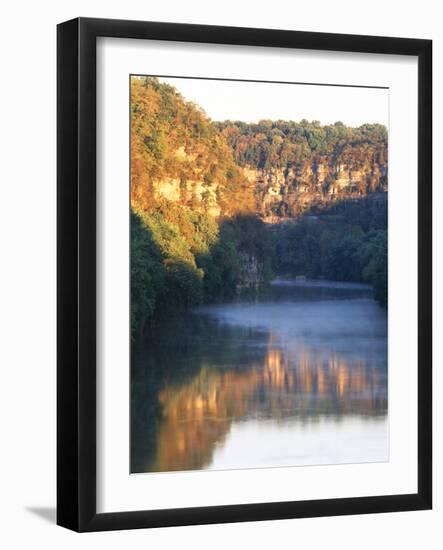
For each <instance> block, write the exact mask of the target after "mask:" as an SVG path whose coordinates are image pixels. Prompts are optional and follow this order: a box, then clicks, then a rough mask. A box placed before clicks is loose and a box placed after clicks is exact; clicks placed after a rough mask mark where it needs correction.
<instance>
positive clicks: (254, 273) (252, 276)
mask: <svg viewBox="0 0 443 550" xmlns="http://www.w3.org/2000/svg"><path fill="white" fill-rule="evenodd" d="M263 282H264V277H263V268H262V266H261V265H260V264H259V262H258V260H257V258H256V257H255V256H254V255H253V254H247V253H246V252H241V253H240V284H239V285H238V286H239V289H240V288H258V287H259V286H260V285H261V284H263Z"/></svg>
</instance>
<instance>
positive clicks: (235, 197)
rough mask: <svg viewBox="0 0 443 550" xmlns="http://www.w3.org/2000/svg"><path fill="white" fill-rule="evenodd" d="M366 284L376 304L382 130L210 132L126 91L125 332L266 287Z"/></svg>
mask: <svg viewBox="0 0 443 550" xmlns="http://www.w3.org/2000/svg"><path fill="white" fill-rule="evenodd" d="M283 274H284V275H285V276H287V277H293V278H296V277H301V278H303V277H306V278H309V279H329V280H337V281H345V282H346V281H347V282H364V283H368V284H370V285H372V287H373V289H374V297H375V299H376V300H377V301H378V302H379V303H380V304H381V305H383V306H386V304H387V132H386V128H384V127H383V126H381V125H378V124H375V125H368V124H367V125H363V126H361V127H360V128H348V127H346V126H345V125H343V124H342V123H336V124H335V125H330V126H321V125H319V124H318V123H316V122H307V121H301V122H300V123H295V122H292V121H275V122H273V121H260V122H259V123H257V124H246V123H242V122H238V121H236V122H230V121H225V122H212V121H211V120H210V119H209V118H208V117H207V116H206V114H205V113H204V112H203V111H202V110H201V109H200V108H199V107H198V106H197V105H195V104H193V103H190V102H188V101H186V100H185V99H184V98H183V97H182V96H181V95H180V94H179V93H178V92H177V91H176V89H175V88H174V87H173V86H170V85H168V84H163V83H161V82H160V81H159V80H158V79H156V78H132V80H131V333H132V340H133V342H135V341H136V340H137V339H138V338H139V337H140V335H141V334H142V333H143V331H144V329H145V328H146V326H147V325H148V324H149V323H152V322H154V321H155V319H157V318H160V317H162V316H165V315H170V314H171V313H174V312H180V311H184V310H186V309H188V308H190V307H192V306H194V305H198V304H201V303H207V302H213V301H226V300H230V299H233V297H235V296H236V295H237V293H238V292H239V291H240V289H255V288H258V287H260V286H263V285H266V284H268V283H269V282H270V281H271V280H272V279H273V278H274V277H278V276H282V275H283Z"/></svg>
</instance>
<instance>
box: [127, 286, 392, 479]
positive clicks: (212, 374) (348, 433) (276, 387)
mask: <svg viewBox="0 0 443 550" xmlns="http://www.w3.org/2000/svg"><path fill="white" fill-rule="evenodd" d="M131 392H132V395H131V397H132V399H131V403H132V411H131V413H132V414H131V416H132V426H131V434H132V437H131V440H132V441H131V470H132V472H154V471H155V472H158V471H172V470H199V469H230V468H261V467H276V466H295V465H308V464H312V465H316V464H337V463H349V462H354V463H355V462H375V461H385V460H388V458H389V456H388V455H389V449H388V422H387V319H386V312H385V311H384V310H383V309H381V308H380V307H379V306H378V305H377V304H376V303H375V302H374V300H373V299H372V292H371V289H370V288H368V287H365V286H363V285H351V284H340V283H328V282H321V283H319V282H316V283H314V282H313V283H310V282H294V281H292V282H291V281H278V280H277V281H275V282H274V283H273V284H272V285H271V289H270V290H269V291H268V292H267V293H266V294H264V295H262V296H260V297H259V298H256V299H254V300H252V301H241V302H240V301H238V302H235V303H229V304H220V305H208V306H203V307H199V308H196V309H194V310H193V311H191V312H189V313H186V314H185V315H183V316H182V317H180V318H179V319H171V320H169V321H167V322H164V323H162V324H161V326H159V327H157V328H156V329H155V330H154V331H151V332H150V334H149V336H147V337H146V339H145V341H144V342H143V345H142V346H141V347H140V349H139V350H138V351H137V353H136V354H135V355H134V360H133V367H132V388H131Z"/></svg>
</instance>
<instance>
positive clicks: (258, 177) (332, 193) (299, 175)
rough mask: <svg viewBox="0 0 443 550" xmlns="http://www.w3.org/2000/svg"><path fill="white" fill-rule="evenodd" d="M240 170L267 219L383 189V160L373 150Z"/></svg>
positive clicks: (290, 215)
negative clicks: (356, 157)
mask: <svg viewBox="0 0 443 550" xmlns="http://www.w3.org/2000/svg"><path fill="white" fill-rule="evenodd" d="M244 173H245V176H246V177H247V179H248V181H249V182H250V184H251V185H253V186H254V187H255V193H256V197H257V204H258V210H259V212H260V215H261V217H262V218H263V220H264V221H266V222H268V223H278V222H280V221H283V220H285V219H287V218H297V217H299V216H300V215H302V214H304V213H306V212H307V211H308V210H310V209H311V208H312V207H320V208H321V207H324V206H328V205H330V204H332V203H334V202H337V201H343V200H350V199H351V200H352V199H358V198H361V197H364V196H366V195H369V194H371V193H375V192H386V191H387V164H386V163H385V162H381V161H380V158H379V156H378V155H377V154H376V152H375V151H373V152H372V154H370V155H368V157H367V158H365V159H364V161H360V162H355V161H353V160H344V159H340V158H339V159H335V158H321V159H314V160H312V161H306V162H305V163H304V164H303V165H302V166H299V167H296V168H287V169H285V170H283V169H278V168H275V169H261V170H258V169H253V168H250V167H246V168H245V169H244Z"/></svg>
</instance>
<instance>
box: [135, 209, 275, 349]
mask: <svg viewBox="0 0 443 550" xmlns="http://www.w3.org/2000/svg"><path fill="white" fill-rule="evenodd" d="M242 254H248V255H252V256H254V258H256V259H257V262H258V265H259V269H260V278H261V282H266V281H267V280H269V278H270V277H271V259H272V243H271V240H270V237H269V232H268V231H267V230H266V228H265V225H264V223H263V222H261V221H260V220H259V219H258V218H255V217H254V216H239V217H236V218H231V219H229V220H225V221H224V222H222V223H221V224H220V225H218V224H217V223H216V222H215V221H214V220H213V219H212V218H210V217H209V216H207V215H205V214H203V213H201V212H193V211H191V210H190V209H188V208H186V207H183V206H180V205H177V204H174V203H170V202H169V203H168V201H164V202H163V203H162V204H161V205H160V206H159V207H158V208H157V209H156V210H154V211H152V212H145V211H141V212H137V213H136V212H134V211H132V214H131V304H132V316H131V322H132V337H133V340H135V339H136V338H137V336H138V334H140V332H141V331H142V330H143V327H144V326H145V325H146V323H147V322H149V321H152V320H153V319H155V318H157V317H160V316H164V315H171V314H175V313H177V312H180V311H182V310H184V309H187V308H189V307H191V306H192V305H195V304H199V303H201V302H202V301H206V302H208V301H216V300H220V299H222V298H227V297H231V296H233V295H234V294H235V292H236V290H237V285H238V284H239V283H240V282H241V259H242Z"/></svg>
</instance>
